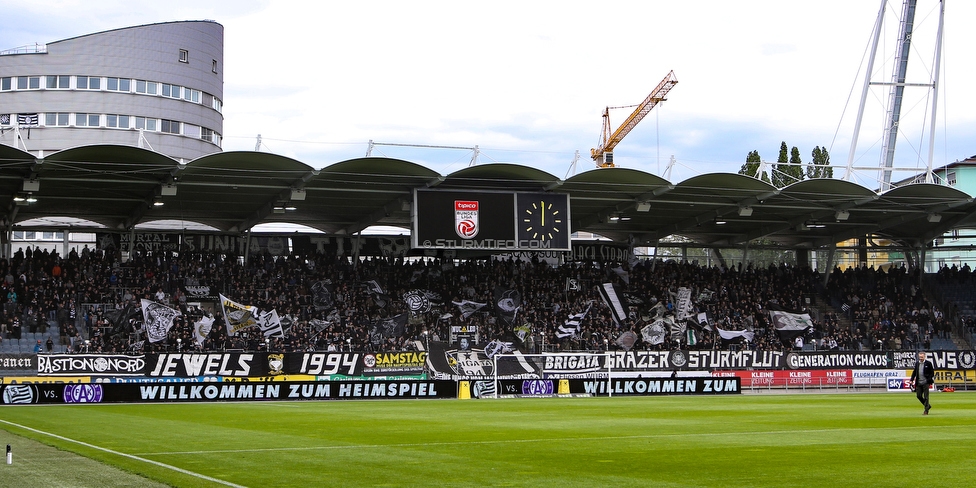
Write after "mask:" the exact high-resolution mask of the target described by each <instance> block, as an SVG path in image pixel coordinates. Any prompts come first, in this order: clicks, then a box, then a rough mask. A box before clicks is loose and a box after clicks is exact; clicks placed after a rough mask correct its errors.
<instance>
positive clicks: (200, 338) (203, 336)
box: [193, 316, 214, 347]
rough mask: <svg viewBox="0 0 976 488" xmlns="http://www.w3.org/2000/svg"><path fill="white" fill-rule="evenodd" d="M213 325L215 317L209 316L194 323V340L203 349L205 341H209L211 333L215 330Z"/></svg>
mask: <svg viewBox="0 0 976 488" xmlns="http://www.w3.org/2000/svg"><path fill="white" fill-rule="evenodd" d="M213 323H214V319H213V317H207V316H203V317H200V320H197V321H196V322H194V323H193V338H194V339H195V340H196V341H197V344H199V345H200V346H201V347H203V343H204V341H206V340H207V336H209V335H210V331H211V330H212V329H213Z"/></svg>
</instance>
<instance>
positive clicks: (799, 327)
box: [769, 310, 813, 341]
mask: <svg viewBox="0 0 976 488" xmlns="http://www.w3.org/2000/svg"><path fill="white" fill-rule="evenodd" d="M769 320H770V322H772V323H773V328H774V329H776V333H777V334H779V338H780V340H783V341H790V340H792V339H793V338H795V337H797V336H801V335H803V334H805V333H806V332H807V331H808V330H811V329H813V321H812V320H811V319H810V314H808V313H791V312H785V311H782V310H770V311H769Z"/></svg>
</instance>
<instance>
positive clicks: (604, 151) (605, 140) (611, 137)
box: [590, 70, 678, 168]
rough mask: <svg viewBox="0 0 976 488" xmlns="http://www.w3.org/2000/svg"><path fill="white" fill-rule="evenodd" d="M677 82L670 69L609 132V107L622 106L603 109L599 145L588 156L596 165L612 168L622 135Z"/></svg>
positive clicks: (634, 125) (660, 100)
mask: <svg viewBox="0 0 976 488" xmlns="http://www.w3.org/2000/svg"><path fill="white" fill-rule="evenodd" d="M677 83H678V79H677V78H675V76H674V71H673V70H672V71H671V72H670V73H668V75H667V76H665V77H664V79H663V80H661V82H660V83H658V84H657V87H655V88H654V90H653V91H652V92H651V94H650V95H648V96H647V98H645V99H644V101H643V102H641V103H640V104H639V105H637V108H636V109H634V113H632V114H630V116H629V117H627V120H625V121H624V123H623V124H620V127H617V130H615V131H614V132H613V134H611V133H610V109H613V108H623V107H607V108H606V109H605V110H604V111H603V133H602V134H600V146H599V147H595V148H593V149H590V157H592V158H593V161H595V162H596V165H597V167H600V168H612V167H613V166H614V164H613V148H614V147H616V146H617V144H619V143H620V141H621V140H623V138H624V136H626V135H627V134H629V133H630V131H631V130H633V128H634V127H636V126H637V124H638V123H639V122H640V121H641V120H642V119H643V118H644V116H645V115H647V114H648V112H650V111H651V109H652V108H654V107H655V106H657V104H658V103H661V102H663V101H664V100H665V98H664V97H665V95H667V94H668V92H669V91H671V88H672V87H674V85H676V84H677Z"/></svg>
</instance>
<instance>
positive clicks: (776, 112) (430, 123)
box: [0, 0, 976, 187]
mask: <svg viewBox="0 0 976 488" xmlns="http://www.w3.org/2000/svg"><path fill="white" fill-rule="evenodd" d="M893 3H894V5H891V6H890V7H889V9H890V11H891V15H888V16H886V24H885V25H886V33H885V36H886V37H883V38H882V44H883V46H882V48H881V51H882V52H881V53H880V54H879V58H878V61H876V66H875V72H876V75H875V77H874V80H875V81H890V78H891V66H892V57H893V52H894V47H895V43H894V39H895V38H894V33H895V31H896V30H897V23H896V16H895V13H896V11H898V10H900V5H901V2H899V1H895V2H893ZM880 4H881V2H880V1H879V0H856V1H855V0H795V1H793V0H791V1H782V0H770V1H750V0H745V1H741V2H731V1H724V0H721V1H720V0H715V1H711V0H708V1H705V0H703V1H693V0H689V1H657V0H653V1H625V2H615V1H599V2H597V1H592V2H573V1H565V0H563V1H553V2H543V1H524V0H523V1H511V2H509V1H494V2H477V3H476V2H459V1H446V2H424V1H417V2H404V1H391V2H371V1H362V2H349V1H342V2H330V1H309V2H288V1H274V2H262V1H248V0H234V1H226V2H224V1H205V2H201V1H199V0H197V1H193V2H187V1H181V0H169V1H166V2H143V1H137V2H133V1H131V0H128V1H107V0H99V1H57V2H54V1H43V0H38V1H33V2H14V1H9V0H0V7H2V11H3V12H4V17H5V21H4V27H3V29H0V49H8V48H13V47H17V46H22V45H25V44H30V43H34V42H40V43H46V42H52V41H56V40H60V39H65V38H69V37H74V36H78V35H84V34H89V33H94V32H99V31H103V30H108V29H114V28H119V27H127V26H133V25H140V24H147V23H155V22H166V21H176V20H201V19H212V20H215V21H217V22H219V23H221V24H223V26H224V28H225V31H224V33H225V38H224V51H225V59H224V100H223V101H224V112H223V113H224V117H225V120H224V130H223V132H224V134H223V135H224V146H223V147H224V150H253V149H254V147H255V141H256V137H257V135H258V134H261V135H262V138H263V142H264V144H263V147H262V148H261V149H262V150H264V151H269V152H273V153H277V154H282V155H286V156H290V157H293V158H296V159H298V160H300V161H303V162H305V163H307V164H309V165H311V166H313V167H318V168H320V167H324V166H328V165H330V164H333V163H336V162H339V161H344V160H346V159H351V158H356V157H362V156H364V155H365V154H366V150H367V144H368V141H369V140H373V141H376V142H378V143H399V144H418V145H441V146H462V147H474V146H475V145H478V146H479V148H480V156H479V159H478V160H479V163H481V164H488V163H493V162H512V163H518V164H524V165H530V166H534V167H537V168H540V169H543V170H545V171H548V172H550V173H552V174H554V175H556V176H558V177H560V178H562V177H564V176H565V175H566V173H567V171H568V170H569V169H570V163H571V161H572V160H573V156H574V153H575V151H579V153H580V155H581V159H580V161H579V164H578V172H582V171H587V170H590V169H591V168H593V167H594V164H593V162H592V161H591V160H590V158H589V151H590V148H592V147H594V146H596V145H597V143H598V142H599V136H600V130H601V124H602V119H601V114H602V112H603V109H604V107H606V106H621V105H632V104H636V103H639V102H640V101H641V100H643V99H644V97H646V96H647V94H648V93H650V91H651V90H652V89H653V88H654V86H655V85H657V83H658V82H659V81H661V79H662V78H663V77H664V76H665V75H666V74H667V73H668V72H669V71H671V70H674V72H675V74H676V76H677V79H678V85H677V86H676V87H674V89H673V90H672V91H671V93H670V95H669V96H668V101H667V102H665V103H664V104H662V105H661V106H659V107H658V108H656V109H655V110H654V111H652V112H651V113H650V114H649V115H648V116H647V117H646V118H645V119H644V121H643V122H642V123H641V124H640V125H638V126H637V128H636V129H634V130H633V132H631V133H630V135H629V136H628V137H627V138H625V139H624V140H623V142H622V143H620V145H619V146H617V150H616V153H615V159H616V162H617V164H618V166H623V167H628V168H636V169H641V170H644V171H648V172H651V173H654V174H658V175H662V176H665V175H664V171H665V168H666V167H667V165H668V161H669V160H670V158H671V156H672V155H673V156H674V157H675V159H676V161H677V164H676V165H675V166H674V168H673V170H672V173H671V174H670V177H669V179H670V180H671V181H673V182H680V181H683V180H685V179H687V178H690V177H692V176H695V175H699V174H705V173H712V172H736V171H738V170H739V168H740V166H741V165H742V162H743V161H744V160H745V157H746V155H747V154H748V152H749V151H751V150H758V151H759V153H760V155H761V156H762V158H763V159H765V160H767V161H775V160H776V158H777V155H778V151H779V146H780V142H781V141H785V142H786V143H787V145H789V146H790V147H792V146H796V147H798V148H799V150H800V153H801V155H802V158H803V161H804V162H807V161H809V160H810V153H811V151H812V150H813V148H814V146H821V147H827V148H829V149H830V153H831V162H832V163H833V164H834V165H838V166H839V167H838V169H836V170H835V176H840V175H841V174H842V173H843V165H844V164H845V163H846V161H847V156H848V151H849V148H850V141H851V137H852V133H853V126H854V115H855V113H856V111H857V105H858V100H859V97H860V93H861V84H862V83H863V78H859V76H860V77H863V70H864V65H865V63H864V61H863V60H864V57H865V54H866V48H867V46H868V43H869V40H870V35H871V30H872V27H873V25H874V22H875V20H876V18H877V14H878V10H879V6H880ZM936 6H937V2H936V1H935V0H919V1H918V11H917V14H916V19H915V20H916V22H915V35H914V37H913V48H914V49H913V56H914V58H913V59H912V60H911V62H910V64H909V66H910V68H909V80H908V81H909V82H916V83H927V82H929V81H930V75H929V73H930V72H931V70H932V64H933V52H934V45H933V41H934V37H935V35H934V33H935V30H936V23H937V19H938V15H937V10H936ZM974 21H976V2H970V1H964V0H948V2H947V7H946V27H945V40H944V44H945V54H944V57H943V67H944V70H943V75H942V76H943V83H942V88H941V92H940V93H939V97H940V104H939V113H938V115H937V117H936V119H937V134H936V141H937V142H936V148H935V164H936V166H939V165H942V164H945V163H948V162H952V161H954V160H961V159H965V158H967V157H970V156H972V155H974V154H976V142H974V141H976V93H974V90H972V88H971V86H972V80H973V79H976V77H974V74H976V73H973V71H974V68H973V63H972V62H971V61H972V59H973V54H974V53H973V46H974V43H973V42H972V40H971V38H968V37H969V33H968V32H967V31H966V27H967V26H968V25H971V24H972V23H973V22H974ZM886 39H887V42H886ZM859 71H860V73H859ZM929 95H930V93H929V91H928V90H925V89H920V88H914V89H912V88H909V89H907V90H906V95H905V102H904V107H905V108H904V110H903V115H902V120H903V122H902V132H903V135H904V138H903V139H901V140H899V142H898V146H897V151H896V155H897V157H896V166H909V167H919V166H921V167H924V164H925V162H926V161H927V158H928V139H927V134H928V129H927V121H928V120H929V118H930V113H929V110H930V108H927V105H928V103H930V102H928V101H927V98H928V97H929ZM886 100H887V92H886V89H880V88H878V89H874V90H872V93H871V94H870V95H869V97H868V110H869V113H868V116H866V118H865V121H864V128H863V130H862V133H861V136H860V142H859V144H858V148H859V150H858V155H857V164H858V165H861V166H875V167H876V166H878V164H879V161H880V149H879V147H880V141H881V136H882V128H883V107H884V102H885V101H886ZM630 110H632V109H621V110H616V111H613V112H612V113H611V117H612V119H611V121H612V123H613V125H614V126H616V125H618V124H619V123H621V122H622V121H623V120H624V118H625V117H626V116H627V114H628V113H629V111H630ZM835 134H836V136H835ZM373 155H377V156H384V155H385V156H389V157H394V158H400V159H406V160H409V161H414V162H417V163H420V164H422V165H425V166H428V167H430V168H432V169H434V170H435V171H438V172H440V173H442V174H447V173H450V172H453V171H457V170H459V169H463V168H464V167H466V166H467V165H468V163H469V161H470V160H471V157H472V151H470V150H464V149H433V148H404V147H396V146H378V147H376V149H374V151H373ZM876 176H877V175H876V172H872V171H859V172H858V178H857V179H856V180H855V181H858V182H859V183H861V184H863V185H865V186H869V187H876V185H877V183H876V181H875V178H876Z"/></svg>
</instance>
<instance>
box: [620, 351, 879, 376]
mask: <svg viewBox="0 0 976 488" xmlns="http://www.w3.org/2000/svg"><path fill="white" fill-rule="evenodd" d="M609 366H610V369H612V370H627V371H672V370H713V369H750V368H751V369H830V368H844V369H862V368H863V369H884V368H890V367H892V356H891V353H890V352H887V351H824V352H789V351H720V350H702V351H695V350H692V351H613V352H611V353H610V365H609Z"/></svg>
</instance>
